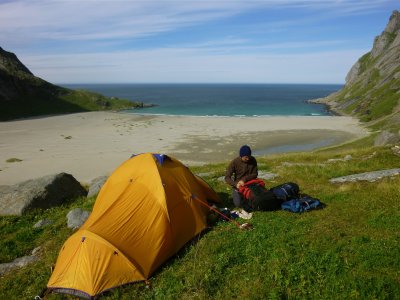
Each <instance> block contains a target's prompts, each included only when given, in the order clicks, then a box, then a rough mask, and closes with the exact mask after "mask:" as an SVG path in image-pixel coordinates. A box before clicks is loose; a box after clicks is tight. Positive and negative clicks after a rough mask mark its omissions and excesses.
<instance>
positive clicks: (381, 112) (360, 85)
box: [318, 11, 400, 129]
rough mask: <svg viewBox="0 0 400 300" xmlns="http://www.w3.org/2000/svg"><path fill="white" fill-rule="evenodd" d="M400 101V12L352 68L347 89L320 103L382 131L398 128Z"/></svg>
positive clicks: (348, 76) (395, 12)
mask: <svg viewBox="0 0 400 300" xmlns="http://www.w3.org/2000/svg"><path fill="white" fill-rule="evenodd" d="M399 99H400V13H399V11H394V12H393V13H392V15H391V17H390V20H389V22H388V24H387V26H386V28H385V30H384V31H383V32H382V34H381V35H379V36H377V37H376V38H375V40H374V44H373V48H372V50H371V51H370V52H368V53H366V54H365V55H363V56H362V57H361V58H360V59H359V60H358V61H357V62H356V63H355V64H354V65H353V67H352V68H351V69H350V71H349V73H348V74H347V76H346V84H345V86H344V88H343V89H341V90H340V91H338V92H336V93H334V94H332V95H329V96H328V97H327V98H324V99H318V102H324V103H326V104H328V105H329V106H330V107H331V108H332V109H333V110H335V111H337V112H339V113H342V114H348V115H354V116H356V117H358V118H359V119H360V120H361V121H364V122H369V123H368V124H370V125H374V126H377V127H378V128H380V129H382V128H387V129H398V127H399V123H400V116H399V109H400V104H399Z"/></svg>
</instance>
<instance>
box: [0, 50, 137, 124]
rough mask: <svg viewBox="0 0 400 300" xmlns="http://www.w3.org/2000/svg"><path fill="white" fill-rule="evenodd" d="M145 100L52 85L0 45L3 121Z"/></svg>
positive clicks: (125, 105)
mask: <svg viewBox="0 0 400 300" xmlns="http://www.w3.org/2000/svg"><path fill="white" fill-rule="evenodd" d="M142 106H143V103H137V102H136V103H134V102H131V101H129V100H122V99H118V98H108V97H105V96H103V95H100V94H97V93H92V92H88V91H83V90H78V91H76V90H71V89H67V88H64V87H60V86H57V85H54V84H51V83H49V82H47V81H45V80H43V79H41V78H39V77H36V76H35V75H33V74H32V72H31V71H30V70H29V69H28V68H27V67H26V66H25V65H24V64H23V63H22V62H21V61H20V60H19V59H18V57H17V56H16V55H15V54H14V53H11V52H7V51H5V50H4V49H2V48H1V47H0V108H1V109H0V120H1V121H4V120H11V119H15V118H22V117H30V116H38V115H48V114H63V113H73V112H82V111H92V110H109V109H125V108H132V107H142Z"/></svg>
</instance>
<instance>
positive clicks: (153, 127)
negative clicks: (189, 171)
mask: <svg viewBox="0 0 400 300" xmlns="http://www.w3.org/2000/svg"><path fill="white" fill-rule="evenodd" d="M366 135H368V132H367V131H366V130H365V129H364V128H363V127H362V126H361V125H360V123H359V122H358V120H357V119H354V118H351V117H345V116H268V117H240V116H237V117H214V116H207V117H204V116H167V115H147V114H140V113H133V114H132V113H121V112H104V111H101V112H85V113H76V114H68V115H57V116H47V117H44V118H34V119H19V120H15V121H6V122H0V149H1V150H0V170H1V171H0V185H11V184H16V183H19V182H22V181H25V180H28V179H34V178H38V177H42V176H45V175H48V174H55V173H60V172H66V173H69V174H72V175H73V176H74V177H75V178H76V179H77V180H78V181H80V182H82V183H90V182H91V181H92V180H93V179H94V178H96V177H99V176H103V175H109V174H111V173H112V172H113V171H114V170H115V169H116V168H117V167H118V166H119V165H120V164H121V163H122V162H124V161H125V160H126V159H128V158H129V157H130V156H131V155H132V154H139V153H143V152H154V153H164V154H167V155H171V156H173V157H175V158H177V159H179V160H180V161H182V162H183V163H185V164H188V165H189V166H190V165H202V164H208V163H219V162H221V163H222V162H228V161H230V160H231V159H232V158H234V157H235V156H236V155H237V149H239V147H240V146H241V145H243V144H249V145H250V146H251V147H252V149H253V152H254V154H255V156H263V155H268V154H270V153H280V152H290V150H291V149H295V150H296V149H297V150H296V151H304V150H306V151H309V150H312V149H314V148H312V147H311V148H312V149H308V148H307V147H309V146H310V145H311V146H315V148H321V147H326V146H329V145H336V144H340V143H343V142H346V141H349V140H353V139H356V138H359V137H363V136H366ZM327 137H329V140H327ZM321 141H322V142H321ZM321 143H322V144H321ZM296 147H297V148H296ZM302 147H303V148H302ZM271 151H272V152H271ZM274 151H275V152H274ZM11 158H17V159H20V160H21V161H19V162H7V160H9V159H11Z"/></svg>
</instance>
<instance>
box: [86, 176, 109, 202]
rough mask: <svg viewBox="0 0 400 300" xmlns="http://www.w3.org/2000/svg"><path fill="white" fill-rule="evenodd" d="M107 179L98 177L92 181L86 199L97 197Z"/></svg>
mask: <svg viewBox="0 0 400 300" xmlns="http://www.w3.org/2000/svg"><path fill="white" fill-rule="evenodd" d="M107 178H108V176H100V177H97V178H95V179H93V180H92V182H91V183H90V187H89V191H88V194H87V197H88V198H89V197H92V196H95V195H97V194H98V193H99V192H100V190H101V188H102V186H103V185H104V183H105V182H106V180H107Z"/></svg>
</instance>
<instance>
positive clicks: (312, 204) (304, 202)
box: [281, 196, 323, 213]
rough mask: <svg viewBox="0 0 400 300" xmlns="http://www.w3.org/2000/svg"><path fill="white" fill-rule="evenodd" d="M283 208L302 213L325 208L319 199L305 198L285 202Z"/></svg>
mask: <svg viewBox="0 0 400 300" xmlns="http://www.w3.org/2000/svg"><path fill="white" fill-rule="evenodd" d="M281 208H282V209H283V210H287V211H290V212H294V213H301V212H305V211H309V210H312V209H319V208H323V204H322V203H321V201H319V200H318V199H315V198H312V197H310V196H304V197H301V198H297V199H292V200H289V201H285V202H283V203H282V205H281Z"/></svg>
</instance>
